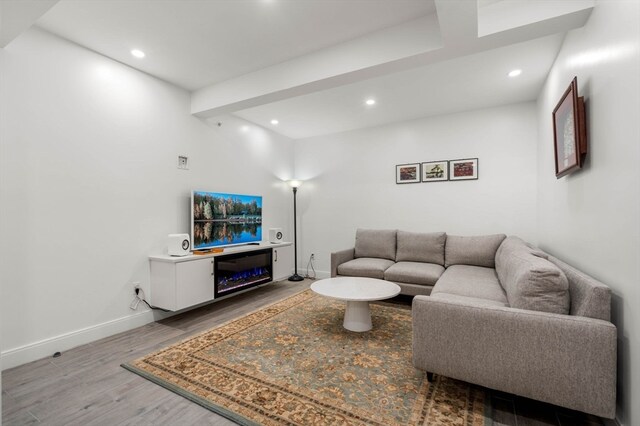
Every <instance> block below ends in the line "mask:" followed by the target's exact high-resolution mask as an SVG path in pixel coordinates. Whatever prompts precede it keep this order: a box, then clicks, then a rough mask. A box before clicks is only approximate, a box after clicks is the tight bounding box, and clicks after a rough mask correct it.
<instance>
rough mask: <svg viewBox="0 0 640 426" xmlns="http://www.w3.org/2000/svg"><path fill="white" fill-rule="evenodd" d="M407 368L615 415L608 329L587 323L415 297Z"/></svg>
mask: <svg viewBox="0 0 640 426" xmlns="http://www.w3.org/2000/svg"><path fill="white" fill-rule="evenodd" d="M412 315H413V363H414V366H415V367H417V368H420V369H423V370H426V371H428V372H430V373H436V374H441V375H443V376H447V377H452V378H455V379H459V380H464V381H467V382H471V383H475V384H478V385H481V386H485V387H488V388H491V389H497V390H501V391H505V392H510V393H514V394H517V395H521V396H524V397H528V398H533V399H537V400H540V401H545V402H549V403H552V404H556V405H560V406H563V407H567V408H571V409H574V410H579V411H583V412H586V413H591V414H595V415H598V416H602V417H608V418H613V417H614V416H615V402H616V349H617V348H616V344H617V343H616V338H617V330H616V327H615V326H614V325H613V324H612V323H610V322H608V321H603V320H599V319H594V318H587V317H579V316H572V315H561V314H550V313H545V312H538V311H528V310H522V309H514V308H509V307H493V306H476V305H472V304H469V303H465V302H460V301H450V300H443V299H438V298H437V297H429V296H416V297H415V298H414V299H413V306H412Z"/></svg>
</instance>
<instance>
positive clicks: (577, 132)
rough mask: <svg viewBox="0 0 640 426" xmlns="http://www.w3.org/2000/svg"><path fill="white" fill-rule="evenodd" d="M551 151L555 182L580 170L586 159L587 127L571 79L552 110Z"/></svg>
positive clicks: (581, 99) (580, 101) (576, 84)
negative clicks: (556, 179) (552, 151)
mask: <svg viewBox="0 0 640 426" xmlns="http://www.w3.org/2000/svg"><path fill="white" fill-rule="evenodd" d="M553 147H554V153H555V166H556V178H558V179H560V178H561V177H563V176H566V175H568V174H569V173H573V172H575V171H576V170H579V169H581V168H582V166H583V165H584V161H585V158H586V156H587V124H586V121H585V110H584V97H582V96H578V78H577V77H574V78H573V80H572V81H571V84H570V85H569V87H568V88H567V90H565V92H564V94H563V95H562V98H560V101H559V102H558V105H556V107H555V109H554V110H553Z"/></svg>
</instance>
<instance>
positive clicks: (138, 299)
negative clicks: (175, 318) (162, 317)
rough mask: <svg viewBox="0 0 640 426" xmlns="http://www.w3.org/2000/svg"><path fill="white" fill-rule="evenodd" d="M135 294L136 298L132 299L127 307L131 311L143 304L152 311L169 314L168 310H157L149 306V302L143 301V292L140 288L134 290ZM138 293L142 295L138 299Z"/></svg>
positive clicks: (155, 307)
mask: <svg viewBox="0 0 640 426" xmlns="http://www.w3.org/2000/svg"><path fill="white" fill-rule="evenodd" d="M135 292H136V297H135V298H134V299H133V301H132V302H131V304H130V305H129V307H130V308H131V309H133V310H134V311H135V310H136V309H138V305H139V304H140V302H144V304H145V305H147V306H148V307H149V309H152V310H154V311H162V312H171V311H170V310H168V309H163V308H158V307H157V306H151V305H150V304H149V302H147V301H146V300H144V292H143V291H142V289H141V288H140V287H136V288H135ZM140 293H142V297H140Z"/></svg>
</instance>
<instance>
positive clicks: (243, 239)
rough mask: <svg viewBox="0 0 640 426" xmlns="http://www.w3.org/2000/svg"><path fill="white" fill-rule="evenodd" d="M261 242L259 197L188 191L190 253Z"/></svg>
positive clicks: (260, 200)
mask: <svg viewBox="0 0 640 426" xmlns="http://www.w3.org/2000/svg"><path fill="white" fill-rule="evenodd" d="M258 241H262V197H261V196H259V195H243V194H224V193H219V192H207V191H192V192H191V245H192V247H193V249H194V250H206V249H210V248H213V247H220V246H231V245H239V244H249V243H253V242H258Z"/></svg>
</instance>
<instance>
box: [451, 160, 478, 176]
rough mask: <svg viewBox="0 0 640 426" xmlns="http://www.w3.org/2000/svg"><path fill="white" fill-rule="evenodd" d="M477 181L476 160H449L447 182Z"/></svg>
mask: <svg viewBox="0 0 640 426" xmlns="http://www.w3.org/2000/svg"><path fill="white" fill-rule="evenodd" d="M471 179H478V159H477V158H465V159H462V160H449V180H471Z"/></svg>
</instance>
